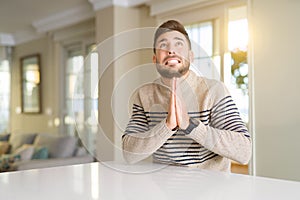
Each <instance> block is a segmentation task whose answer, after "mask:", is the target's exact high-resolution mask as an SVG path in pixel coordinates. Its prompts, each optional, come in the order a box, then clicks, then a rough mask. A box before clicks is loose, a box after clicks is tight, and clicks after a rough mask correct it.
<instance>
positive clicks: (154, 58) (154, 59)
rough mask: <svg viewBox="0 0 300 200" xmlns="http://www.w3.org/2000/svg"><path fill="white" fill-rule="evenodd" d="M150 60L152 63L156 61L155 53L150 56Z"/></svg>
mask: <svg viewBox="0 0 300 200" xmlns="http://www.w3.org/2000/svg"><path fill="white" fill-rule="evenodd" d="M152 62H153V63H154V64H155V63H156V55H155V54H154V55H153V56H152Z"/></svg>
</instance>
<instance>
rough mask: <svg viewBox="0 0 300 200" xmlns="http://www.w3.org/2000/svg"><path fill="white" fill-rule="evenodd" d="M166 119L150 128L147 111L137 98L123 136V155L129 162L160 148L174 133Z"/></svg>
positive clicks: (143, 157)
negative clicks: (167, 124)
mask: <svg viewBox="0 0 300 200" xmlns="http://www.w3.org/2000/svg"><path fill="white" fill-rule="evenodd" d="M173 133H174V131H171V130H169V129H168V127H167V126H166V123H165V120H162V121H161V122H160V123H158V124H156V125H155V126H154V127H152V128H151V129H149V124H148V120H147V116H146V113H145V111H144V108H143V106H142V105H141V103H140V101H139V98H135V102H134V103H133V107H132V115H131V119H130V121H129V123H128V125H127V127H126V130H125V134H124V135H123V136H122V148H123V156H124V158H125V160H126V161H127V162H128V163H131V164H133V163H136V162H139V161H141V160H143V159H145V158H147V157H149V156H150V155H152V154H153V153H154V152H155V151H156V150H157V149H159V148H160V147H161V146H162V145H163V144H164V143H165V142H166V141H167V140H168V138H170V137H171V136H172V135H173Z"/></svg>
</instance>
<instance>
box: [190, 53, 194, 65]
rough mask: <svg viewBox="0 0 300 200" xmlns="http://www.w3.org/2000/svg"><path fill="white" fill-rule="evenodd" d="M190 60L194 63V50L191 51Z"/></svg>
mask: <svg viewBox="0 0 300 200" xmlns="http://www.w3.org/2000/svg"><path fill="white" fill-rule="evenodd" d="M189 59H190V62H191V63H192V62H194V52H193V51H192V50H190V51H189Z"/></svg>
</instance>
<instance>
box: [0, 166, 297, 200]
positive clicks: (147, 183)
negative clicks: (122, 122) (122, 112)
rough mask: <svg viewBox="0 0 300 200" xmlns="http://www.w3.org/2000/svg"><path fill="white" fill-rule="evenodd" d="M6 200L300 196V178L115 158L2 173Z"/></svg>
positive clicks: (274, 198) (1, 190)
mask: <svg viewBox="0 0 300 200" xmlns="http://www.w3.org/2000/svg"><path fill="white" fill-rule="evenodd" d="M0 197H1V199H3V200H18V199H22V200H23V199H28V200H29V199H30V200H35V199H39V200H50V199H51V200H57V199H64V200H67V199H70V200H77V199H80V200H88V199H91V200H93V199H102V200H111V199H118V200H123V199H128V200H129V199H130V200H134V199H138V200H147V199H151V200H153V199H172V200H176V199H180V200H183V199H204V200H211V199H213V200H218V199H222V200H227V199H228V200H235V199H238V200H241V199H243V200H245V199H246V200H247V199H253V200H254V199H255V200H260V199H261V200H269V199H272V200H277V199H278V200H282V199H295V200H296V199H297V200H299V199H300V182H293V181H285V180H278V179H269V178H262V177H253V176H247V175H238V174H230V173H221V172H214V171H207V170H200V169H191V168H186V167H175V166H163V165H158V164H139V165H126V164H120V163H119V164H118V163H114V162H105V163H98V162H95V163H90V164H82V165H73V166H64V167H54V168H45V169H34V170H25V171H18V172H8V173H0Z"/></svg>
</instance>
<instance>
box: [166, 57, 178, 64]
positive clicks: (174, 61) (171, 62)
mask: <svg viewBox="0 0 300 200" xmlns="http://www.w3.org/2000/svg"><path fill="white" fill-rule="evenodd" d="M180 63H181V60H180V59H178V58H169V59H167V61H166V62H165V65H177V64H180Z"/></svg>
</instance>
